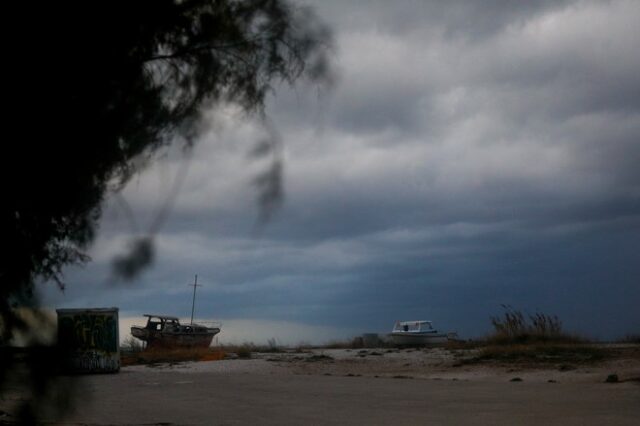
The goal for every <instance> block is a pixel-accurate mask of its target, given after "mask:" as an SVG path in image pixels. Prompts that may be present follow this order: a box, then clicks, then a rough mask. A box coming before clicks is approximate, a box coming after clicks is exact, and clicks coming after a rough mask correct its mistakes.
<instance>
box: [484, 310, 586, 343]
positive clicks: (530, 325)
mask: <svg viewBox="0 0 640 426" xmlns="http://www.w3.org/2000/svg"><path fill="white" fill-rule="evenodd" d="M502 307H503V308H504V309H505V311H506V312H505V313H504V314H503V316H502V317H491V324H492V325H493V328H494V332H493V334H491V335H490V336H488V337H487V343H490V344H498V345H503V344H526V343H540V342H561V343H580V342H583V339H581V338H579V337H577V336H575V335H571V334H568V333H565V332H563V331H562V322H561V321H560V319H559V318H558V317H557V316H556V315H547V314H544V313H541V312H536V313H535V314H533V315H526V316H525V315H524V314H523V313H522V312H521V311H518V310H515V309H513V308H512V307H511V306H509V305H502Z"/></svg>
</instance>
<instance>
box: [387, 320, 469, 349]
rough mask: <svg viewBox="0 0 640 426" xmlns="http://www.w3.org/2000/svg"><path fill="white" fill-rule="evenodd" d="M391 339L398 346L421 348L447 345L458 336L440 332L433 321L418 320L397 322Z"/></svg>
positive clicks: (390, 334)
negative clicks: (434, 326) (422, 346)
mask: <svg viewBox="0 0 640 426" xmlns="http://www.w3.org/2000/svg"><path fill="white" fill-rule="evenodd" d="M389 337H390V338H391V341H392V342H393V343H395V344H396V345H398V346H421V345H433V344H438V343H446V342H448V341H449V340H454V339H456V338H457V334H456V333H441V332H438V330H436V329H435V328H433V323H432V322H431V321H425V320H418V321H396V323H395V325H394V326H393V330H392V331H391V333H389Z"/></svg>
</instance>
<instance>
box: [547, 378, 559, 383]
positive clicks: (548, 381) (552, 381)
mask: <svg viewBox="0 0 640 426" xmlns="http://www.w3.org/2000/svg"><path fill="white" fill-rule="evenodd" d="M547 383H558V382H556V381H555V380H553V379H549V380H547Z"/></svg>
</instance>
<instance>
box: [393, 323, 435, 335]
mask: <svg viewBox="0 0 640 426" xmlns="http://www.w3.org/2000/svg"><path fill="white" fill-rule="evenodd" d="M430 330H433V326H432V325H431V321H398V322H396V323H395V325H394V327H393V331H394V332H398V331H404V332H408V333H418V332H421V331H430Z"/></svg>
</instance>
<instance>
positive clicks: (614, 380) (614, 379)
mask: <svg viewBox="0 0 640 426" xmlns="http://www.w3.org/2000/svg"><path fill="white" fill-rule="evenodd" d="M604 382H605V383H618V375H617V374H609V375H608V376H607V380H605V381H604Z"/></svg>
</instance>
